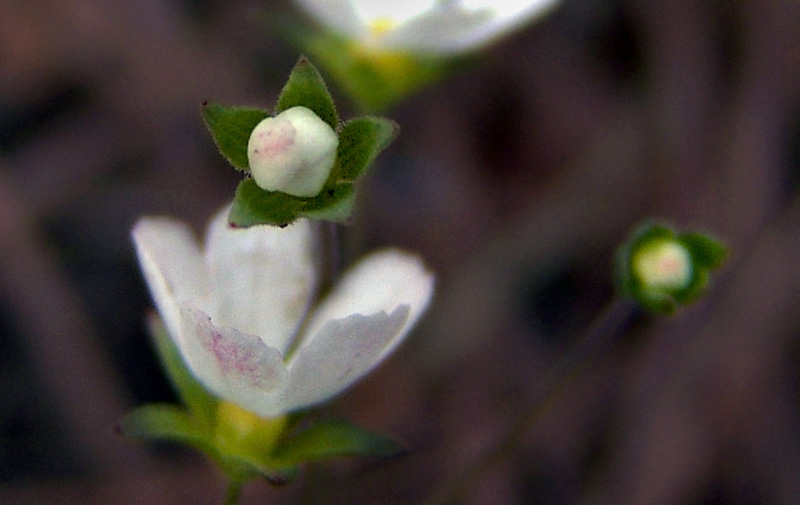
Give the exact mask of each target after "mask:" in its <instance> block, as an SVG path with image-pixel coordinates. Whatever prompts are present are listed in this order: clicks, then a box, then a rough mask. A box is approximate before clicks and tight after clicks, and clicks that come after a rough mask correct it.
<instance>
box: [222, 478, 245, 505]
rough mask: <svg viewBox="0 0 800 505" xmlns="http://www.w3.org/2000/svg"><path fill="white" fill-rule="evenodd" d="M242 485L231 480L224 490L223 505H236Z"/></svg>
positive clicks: (238, 481)
mask: <svg viewBox="0 0 800 505" xmlns="http://www.w3.org/2000/svg"><path fill="white" fill-rule="evenodd" d="M242 484H244V482H242V481H240V480H235V479H232V480H231V481H230V482H229V483H228V488H227V489H226V490H225V501H224V502H223V505H236V503H238V502H239V493H240V492H241V491H242Z"/></svg>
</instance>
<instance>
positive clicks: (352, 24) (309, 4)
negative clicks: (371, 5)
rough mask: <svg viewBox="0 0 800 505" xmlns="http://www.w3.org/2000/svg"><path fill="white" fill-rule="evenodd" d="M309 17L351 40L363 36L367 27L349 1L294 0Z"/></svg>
mask: <svg viewBox="0 0 800 505" xmlns="http://www.w3.org/2000/svg"><path fill="white" fill-rule="evenodd" d="M296 1H297V3H298V4H300V5H301V6H302V7H303V8H304V9H305V10H306V11H307V12H308V13H309V14H310V15H311V16H313V17H314V18H316V20H317V21H318V22H319V23H321V24H322V25H324V26H326V27H328V28H329V29H331V30H334V31H336V32H339V33H341V34H342V35H347V36H349V37H353V38H359V37H361V36H363V35H364V34H365V33H366V31H367V27H366V25H364V23H363V21H362V20H361V18H360V17H359V15H358V13H357V12H356V10H355V9H354V8H353V5H352V3H351V2H350V1H349V0H296Z"/></svg>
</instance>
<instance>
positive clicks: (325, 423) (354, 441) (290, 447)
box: [273, 419, 405, 463]
mask: <svg viewBox="0 0 800 505" xmlns="http://www.w3.org/2000/svg"><path fill="white" fill-rule="evenodd" d="M403 452H405V448H404V447H403V445H401V444H400V443H399V442H397V441H395V440H392V439H390V438H387V437H385V436H383V435H379V434H377V433H373V432H371V431H369V430H366V429H364V428H361V427H359V426H356V425H354V424H352V423H350V422H348V421H345V420H343V419H323V420H318V421H316V422H314V423H313V424H311V425H310V426H308V427H304V428H302V429H301V430H298V431H297V432H295V433H292V434H291V435H289V436H288V437H286V438H285V439H284V440H283V441H281V442H280V443H279V444H278V446H277V447H276V448H275V452H274V453H273V457H274V458H275V459H277V460H280V461H286V462H298V463H299V462H303V461H322V460H327V459H331V458H336V457H341V456H372V457H382V458H386V457H391V456H396V455H398V454H401V453H403Z"/></svg>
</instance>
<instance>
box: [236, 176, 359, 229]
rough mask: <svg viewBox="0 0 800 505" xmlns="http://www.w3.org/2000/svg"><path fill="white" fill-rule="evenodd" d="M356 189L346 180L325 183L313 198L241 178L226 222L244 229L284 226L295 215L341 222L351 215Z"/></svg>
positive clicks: (295, 216)
mask: <svg viewBox="0 0 800 505" xmlns="http://www.w3.org/2000/svg"><path fill="white" fill-rule="evenodd" d="M354 195H355V188H354V187H353V185H352V184H351V183H349V182H344V183H340V184H336V185H333V186H326V187H325V188H323V190H322V192H321V193H320V194H319V195H317V196H315V197H312V198H302V197H298V196H292V195H287V194H286V193H281V192H278V191H265V190H263V189H261V188H260V187H259V186H258V184H256V182H255V181H254V180H253V179H250V178H248V179H244V180H243V181H242V182H240V183H239V186H238V187H237V188H236V195H235V196H234V199H233V206H232V207H231V211H230V214H229V215H228V221H229V222H230V224H231V226H234V227H237V228H247V227H249V226H255V225H259V224H271V225H277V226H285V225H287V224H289V223H291V222H292V221H294V220H295V219H297V218H300V217H311V218H315V219H324V220H326V221H333V222H336V223H344V222H347V221H348V220H349V219H350V215H351V214H352V207H353V199H354Z"/></svg>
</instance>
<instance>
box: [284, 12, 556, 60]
mask: <svg viewBox="0 0 800 505" xmlns="http://www.w3.org/2000/svg"><path fill="white" fill-rule="evenodd" d="M557 1H558V0H503V1H499V0H498V1H494V2H489V1H486V0H398V1H393V2H389V1H376V0H296V2H297V3H298V4H299V5H300V6H302V7H303V8H304V9H305V10H306V11H308V13H309V14H311V16H312V17H314V18H315V19H316V20H317V21H318V22H320V23H321V24H322V25H324V26H326V27H328V28H330V29H331V30H333V31H335V32H338V33H340V34H342V35H344V36H346V37H349V38H352V39H356V40H358V41H360V42H361V43H362V44H363V45H365V46H367V47H373V48H375V49H381V50H399V51H411V52H422V53H438V54H447V53H455V52H460V51H469V50H471V49H476V48H478V47H481V46H483V45H486V44H488V43H490V42H493V41H494V40H496V39H497V38H499V37H501V36H502V35H504V34H506V33H508V32H510V31H512V30H514V29H516V28H518V27H520V26H521V25H523V24H525V23H527V22H530V21H532V20H533V19H535V18H537V17H538V16H540V15H542V14H544V13H545V12H547V11H548V10H549V9H550V8H551V7H552V6H554V5H555V4H556V3H557Z"/></svg>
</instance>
